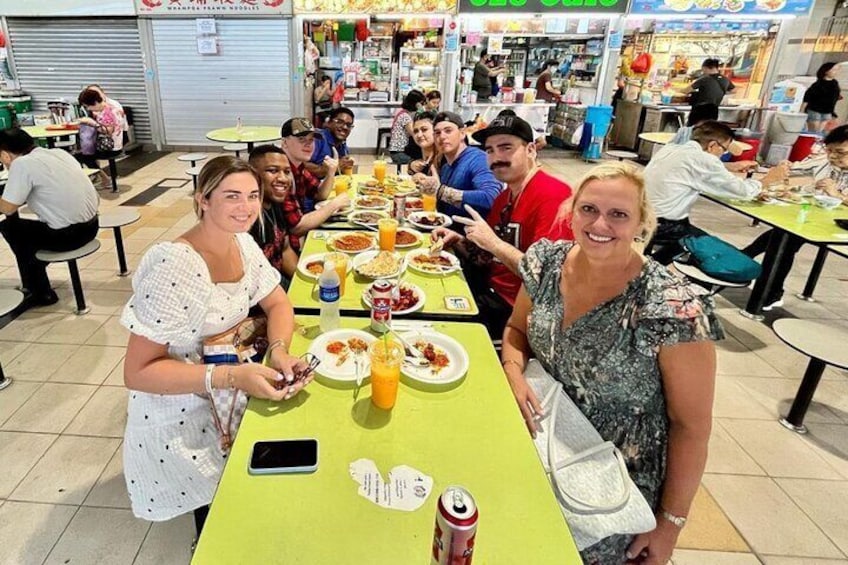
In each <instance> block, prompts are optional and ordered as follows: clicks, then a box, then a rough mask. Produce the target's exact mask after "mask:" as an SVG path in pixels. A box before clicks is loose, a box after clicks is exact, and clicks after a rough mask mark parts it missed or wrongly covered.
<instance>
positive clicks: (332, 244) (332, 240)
mask: <svg viewBox="0 0 848 565" xmlns="http://www.w3.org/2000/svg"><path fill="white" fill-rule="evenodd" d="M354 233H358V234H361V235H366V236H368V237H369V238H370V239H371V245H369V246H368V247H366V248H365V249H357V250H356V251H349V250H347V249H337V248H336V239H338V238H340V237H344V236H346V235H350V234H354ZM375 245H377V238H375V237H374V235H373V234H370V233H365V232H360V231H348V232H342V233H337V234H335V235H333V236H331V237H330V239H328V240H327V246H328V247H329V248H330V249H333V250H334V251H340V252H341V253H347V254H348V255H355V254H356V253H362V252H363V251H368V250H369V249H373V248H374V246H375Z"/></svg>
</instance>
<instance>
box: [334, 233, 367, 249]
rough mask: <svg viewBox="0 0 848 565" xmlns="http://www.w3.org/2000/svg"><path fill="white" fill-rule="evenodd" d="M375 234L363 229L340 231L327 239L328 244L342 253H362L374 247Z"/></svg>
mask: <svg viewBox="0 0 848 565" xmlns="http://www.w3.org/2000/svg"><path fill="white" fill-rule="evenodd" d="M374 244H375V239H374V236H373V235H371V234H367V233H362V232H361V231H351V232H345V233H339V234H336V235H334V236H332V237H330V239H329V240H327V246H328V247H329V248H330V249H332V250H333V251H341V252H342V253H361V252H362V251H368V250H369V249H371V248H372V247H374Z"/></svg>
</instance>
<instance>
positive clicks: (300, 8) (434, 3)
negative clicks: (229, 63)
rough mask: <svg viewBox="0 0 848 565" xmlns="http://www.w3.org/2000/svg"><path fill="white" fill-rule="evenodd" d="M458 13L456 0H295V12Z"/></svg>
mask: <svg viewBox="0 0 848 565" xmlns="http://www.w3.org/2000/svg"><path fill="white" fill-rule="evenodd" d="M430 12H436V13H440V14H454V13H456V0H294V13H295V14H424V13H430Z"/></svg>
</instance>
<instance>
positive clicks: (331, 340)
mask: <svg viewBox="0 0 848 565" xmlns="http://www.w3.org/2000/svg"><path fill="white" fill-rule="evenodd" d="M375 341H377V338H375V337H374V336H373V335H371V334H369V333H367V332H364V331H362V330H352V329H345V328H341V329H338V330H332V331H329V332H326V333H323V334H321V335H319V336H318V337H317V338H315V341H313V342H312V345H310V346H309V353H311V354H312V355H314V356H315V357H317V358H318V359H319V360H320V361H321V364H320V365H318V368H317V369H316V370H317V372H318V373H319V374H321V375H323V376H325V377H327V378H328V379H333V380H336V381H343V382H356V365H357V357H358V361H359V370H360V373H361V376H362V377H363V378H368V376H369V375H370V373H369V370H368V346H369V345H371V344H372V343H374V342H375Z"/></svg>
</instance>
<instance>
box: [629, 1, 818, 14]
mask: <svg viewBox="0 0 848 565" xmlns="http://www.w3.org/2000/svg"><path fill="white" fill-rule="evenodd" d="M812 4H813V0H633V4H632V5H631V6H630V13H631V14H639V15H643V14H644V15H656V14H680V15H687V14H708V15H727V14H740V15H744V16H751V15H760V16H768V15H793V16H803V15H806V14H808V13H809V12H810V8H811V7H812Z"/></svg>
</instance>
